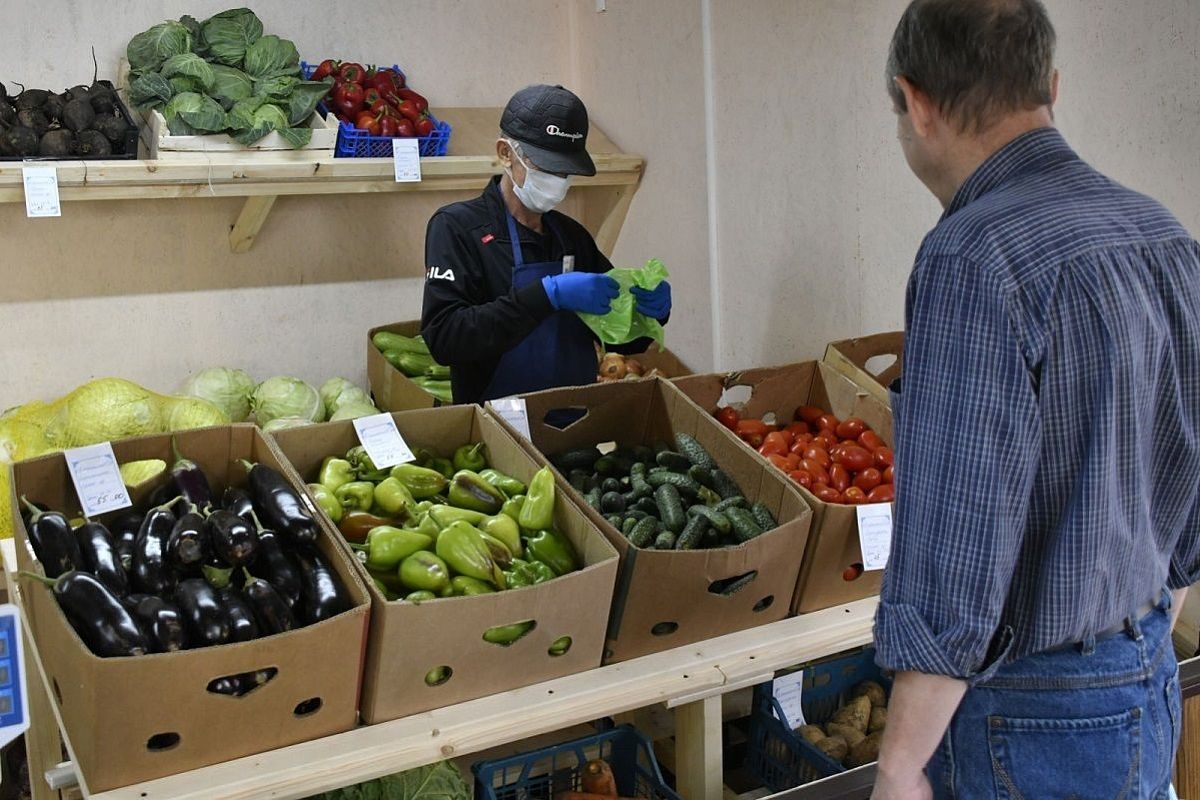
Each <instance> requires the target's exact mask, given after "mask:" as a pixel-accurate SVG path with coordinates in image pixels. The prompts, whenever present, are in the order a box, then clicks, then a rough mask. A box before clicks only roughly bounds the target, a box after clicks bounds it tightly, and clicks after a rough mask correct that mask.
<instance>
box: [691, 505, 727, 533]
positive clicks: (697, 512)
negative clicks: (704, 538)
mask: <svg viewBox="0 0 1200 800" xmlns="http://www.w3.org/2000/svg"><path fill="white" fill-rule="evenodd" d="M687 513H688V516H689V517H692V518H696V517H703V518H704V519H705V520H707V522H708V524H709V525H711V526H712V527H713V528H715V529H716V530H717V532H718V533H721V534H726V533H729V532H730V531H731V530H733V523H731V522H730V521H729V517H727V516H725V515H724V514H722V513H721V512H720V511H714V510H713V509H711V508H709V507H708V506H692V507H691V508H689V509H688V510H687Z"/></svg>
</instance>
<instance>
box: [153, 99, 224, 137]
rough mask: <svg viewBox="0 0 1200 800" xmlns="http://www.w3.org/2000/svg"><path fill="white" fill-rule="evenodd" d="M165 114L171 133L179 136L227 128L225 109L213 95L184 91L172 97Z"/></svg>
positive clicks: (164, 110) (213, 131) (164, 111)
mask: <svg viewBox="0 0 1200 800" xmlns="http://www.w3.org/2000/svg"><path fill="white" fill-rule="evenodd" d="M163 116H164V117H165V118H166V120H167V127H168V128H169V129H170V131H171V133H173V134H175V135H177V136H188V135H193V134H194V133H195V132H196V131H203V132H206V133H215V132H217V131H222V130H224V129H225V109H223V108H221V106H220V104H218V103H217V101H216V100H213V99H212V98H211V97H207V96H206V95H202V94H197V93H196V92H183V93H181V94H177V95H175V96H174V97H172V98H171V102H169V103H167V107H166V108H164V109H163ZM180 123H182V125H181V124H180Z"/></svg>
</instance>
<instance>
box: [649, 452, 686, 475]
mask: <svg viewBox="0 0 1200 800" xmlns="http://www.w3.org/2000/svg"><path fill="white" fill-rule="evenodd" d="M654 461H655V463H656V464H658V465H659V466H660V467H666V468H667V469H669V470H671V472H687V471H688V468H689V467H691V466H692V462H691V461H688V460H687V459H686V458H684V457H683V456H681V455H680V454H679V453H675V452H672V451H671V450H664V451H663V452H661V453H659V454H658V455H657V456H655V458H654Z"/></svg>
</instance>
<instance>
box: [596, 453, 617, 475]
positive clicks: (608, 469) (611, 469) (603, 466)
mask: <svg viewBox="0 0 1200 800" xmlns="http://www.w3.org/2000/svg"><path fill="white" fill-rule="evenodd" d="M595 470H596V473H597V474H598V475H602V476H604V477H606V478H608V477H615V476H616V475H617V459H616V458H615V457H613V455H612V454H611V453H610V454H609V455H606V456H600V458H598V459H596V465H595Z"/></svg>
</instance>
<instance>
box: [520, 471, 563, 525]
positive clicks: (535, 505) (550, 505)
mask: <svg viewBox="0 0 1200 800" xmlns="http://www.w3.org/2000/svg"><path fill="white" fill-rule="evenodd" d="M517 522H518V523H519V524H520V525H521V527H522V528H524V529H525V530H527V531H540V530H545V529H546V528H549V527H550V526H551V525H553V524H554V472H553V471H552V470H551V469H550V468H549V467H542V468H541V469H539V470H538V471H537V474H536V475H534V476H533V480H532V481H530V482H529V492H528V494H526V495H525V504H524V505H522V506H521V513H520V514H519V515H518V516H517Z"/></svg>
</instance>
